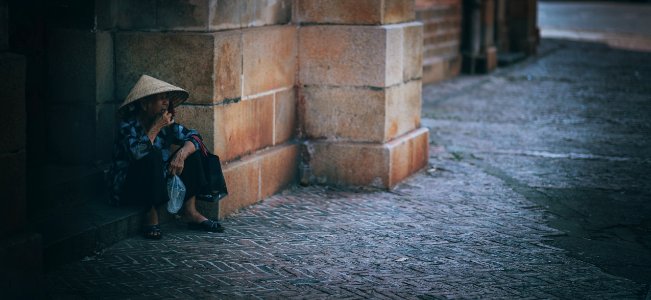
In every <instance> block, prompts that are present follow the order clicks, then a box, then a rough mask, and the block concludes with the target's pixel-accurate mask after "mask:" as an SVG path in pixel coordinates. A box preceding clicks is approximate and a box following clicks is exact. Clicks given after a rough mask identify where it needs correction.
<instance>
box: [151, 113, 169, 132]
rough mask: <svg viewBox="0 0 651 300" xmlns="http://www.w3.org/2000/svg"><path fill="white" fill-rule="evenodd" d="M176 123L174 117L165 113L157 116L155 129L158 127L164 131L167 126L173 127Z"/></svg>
mask: <svg viewBox="0 0 651 300" xmlns="http://www.w3.org/2000/svg"><path fill="white" fill-rule="evenodd" d="M173 123H174V117H173V116H172V114H171V113H170V112H169V111H164V112H162V113H160V114H158V115H157V116H156V120H154V125H153V127H156V128H158V129H162V128H163V127H165V126H168V125H171V124H173Z"/></svg>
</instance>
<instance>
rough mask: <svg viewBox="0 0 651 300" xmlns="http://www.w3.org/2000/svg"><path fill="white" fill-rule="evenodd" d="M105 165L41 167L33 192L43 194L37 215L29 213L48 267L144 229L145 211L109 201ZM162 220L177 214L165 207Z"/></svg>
mask: <svg viewBox="0 0 651 300" xmlns="http://www.w3.org/2000/svg"><path fill="white" fill-rule="evenodd" d="M105 169H106V166H99V167H96V166H56V165H49V166H46V167H44V168H42V169H41V171H40V172H39V174H38V175H37V176H36V178H37V179H39V180H40V181H39V182H40V183H41V184H40V185H39V186H37V187H36V188H35V189H34V190H35V191H34V196H38V197H42V200H40V201H39V199H34V201H39V203H43V205H41V206H42V207H41V208H40V209H39V210H38V213H35V214H33V215H30V216H29V224H28V228H27V229H28V231H29V232H34V233H37V234H40V235H41V236H42V245H43V264H44V266H45V268H46V269H47V268H53V267H55V266H57V265H60V264H63V263H66V262H70V261H74V260H78V259H82V258H84V257H86V256H92V255H94V254H96V253H98V252H100V251H101V250H102V249H103V248H106V247H108V246H110V245H112V244H114V243H116V242H118V241H120V240H122V239H125V238H127V237H130V236H133V235H135V234H137V233H139V231H140V228H141V224H142V221H143V220H144V217H145V213H144V210H143V209H141V208H138V207H134V206H124V207H114V206H111V205H109V204H108V194H107V191H106V188H105V185H104V170H105ZM159 216H160V217H161V222H162V223H163V222H166V221H169V220H171V219H172V218H173V217H172V216H171V215H170V214H168V213H167V212H166V211H164V208H161V211H160V213H159Z"/></svg>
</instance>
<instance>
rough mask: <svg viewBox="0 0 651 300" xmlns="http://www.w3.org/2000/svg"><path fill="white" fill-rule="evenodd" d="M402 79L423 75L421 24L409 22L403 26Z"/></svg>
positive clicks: (407, 79) (406, 79)
mask: <svg viewBox="0 0 651 300" xmlns="http://www.w3.org/2000/svg"><path fill="white" fill-rule="evenodd" d="M403 31H404V35H403V38H404V41H403V45H404V46H403V48H404V50H403V78H402V80H403V81H409V80H412V79H417V78H421V77H423V26H422V24H421V23H409V25H408V26H405V27H404V28H403Z"/></svg>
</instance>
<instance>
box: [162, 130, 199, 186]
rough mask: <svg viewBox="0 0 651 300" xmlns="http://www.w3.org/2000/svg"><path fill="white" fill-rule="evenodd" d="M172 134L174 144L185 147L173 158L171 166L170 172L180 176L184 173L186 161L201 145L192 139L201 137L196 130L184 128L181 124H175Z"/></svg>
mask: <svg viewBox="0 0 651 300" xmlns="http://www.w3.org/2000/svg"><path fill="white" fill-rule="evenodd" d="M172 134H173V138H174V142H175V143H178V144H181V143H182V145H183V147H181V149H179V151H177V152H176V154H175V155H174V157H173V158H172V160H171V162H170V166H169V172H170V174H172V175H178V174H181V172H183V167H184V164H185V159H186V158H188V156H190V155H191V154H192V153H194V152H195V151H197V150H198V149H199V145H198V144H197V142H196V141H195V140H194V138H192V137H193V136H198V137H199V138H201V137H200V136H199V133H198V132H197V131H196V130H192V129H188V128H185V127H183V125H181V124H178V123H177V124H174V125H173V128H172Z"/></svg>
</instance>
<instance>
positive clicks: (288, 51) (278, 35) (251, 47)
mask: <svg viewBox="0 0 651 300" xmlns="http://www.w3.org/2000/svg"><path fill="white" fill-rule="evenodd" d="M242 44H243V48H242V50H243V55H244V60H243V67H242V72H243V78H244V79H243V80H244V83H243V95H244V96H250V95H255V94H259V93H263V92H266V91H270V90H273V89H278V88H285V87H288V86H292V85H294V76H295V73H296V27H295V26H268V27H261V28H252V29H246V30H244V31H243V34H242Z"/></svg>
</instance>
